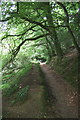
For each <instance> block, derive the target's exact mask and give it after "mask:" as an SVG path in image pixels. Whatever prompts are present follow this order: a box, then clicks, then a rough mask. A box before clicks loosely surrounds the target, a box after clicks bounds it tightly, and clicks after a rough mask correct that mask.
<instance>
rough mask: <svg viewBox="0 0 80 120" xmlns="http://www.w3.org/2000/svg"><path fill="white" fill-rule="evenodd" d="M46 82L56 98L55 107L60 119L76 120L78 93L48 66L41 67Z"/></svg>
mask: <svg viewBox="0 0 80 120" xmlns="http://www.w3.org/2000/svg"><path fill="white" fill-rule="evenodd" d="M41 69H42V71H43V73H44V74H45V77H46V82H47V83H48V85H49V87H50V88H51V90H52V93H53V95H54V96H55V98H56V103H55V107H56V109H57V110H58V111H59V113H60V115H61V117H62V118H78V93H77V91H75V90H74V89H73V88H72V87H71V86H70V85H69V84H68V83H67V82H66V81H65V80H63V79H62V77H61V76H60V75H59V74H57V73H56V72H55V71H54V70H52V69H51V68H50V67H49V66H48V65H46V64H43V65H41Z"/></svg>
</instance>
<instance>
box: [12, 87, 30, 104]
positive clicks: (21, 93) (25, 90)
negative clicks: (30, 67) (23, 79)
mask: <svg viewBox="0 0 80 120" xmlns="http://www.w3.org/2000/svg"><path fill="white" fill-rule="evenodd" d="M28 90H29V85H27V86H26V87H24V88H22V89H20V90H19V91H18V92H17V94H16V96H15V98H14V100H13V101H11V103H12V104H15V103H17V102H23V101H24V100H25V98H26V97H27V94H28Z"/></svg>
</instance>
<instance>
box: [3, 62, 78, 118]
mask: <svg viewBox="0 0 80 120" xmlns="http://www.w3.org/2000/svg"><path fill="white" fill-rule="evenodd" d="M40 67H41V70H42V72H43V74H44V77H45V78H43V80H45V82H46V83H47V85H48V87H49V88H50V89H51V91H50V92H51V93H52V95H53V96H54V98H55V101H54V100H53V104H52V106H47V111H46V113H45V111H43V107H45V106H44V104H43V98H44V94H43V93H44V89H43V88H44V87H43V86H42V85H41V84H40V80H41V76H40V75H41V74H40V73H39V72H40V71H39V70H38V69H37V68H36V67H35V65H33V67H32V69H31V70H30V72H29V73H28V74H26V75H25V76H23V78H22V80H21V83H20V85H21V87H22V88H24V87H25V86H26V85H29V86H30V89H29V92H28V97H27V98H26V100H25V102H23V103H20V102H18V103H16V104H14V105H12V104H11V101H12V100H13V99H14V96H15V95H16V93H14V94H13V95H11V96H10V97H8V98H7V97H5V96H3V103H2V107H3V109H2V112H3V118H77V117H78V105H77V103H78V98H77V94H76V93H75V90H73V89H72V88H71V87H70V86H69V85H68V84H67V83H66V82H65V81H64V80H63V79H62V78H61V77H60V76H59V75H58V74H57V73H55V71H52V70H51V68H50V67H49V66H48V65H46V64H44V65H40ZM17 92H18V91H17ZM44 109H45V108H44ZM47 113H48V114H47Z"/></svg>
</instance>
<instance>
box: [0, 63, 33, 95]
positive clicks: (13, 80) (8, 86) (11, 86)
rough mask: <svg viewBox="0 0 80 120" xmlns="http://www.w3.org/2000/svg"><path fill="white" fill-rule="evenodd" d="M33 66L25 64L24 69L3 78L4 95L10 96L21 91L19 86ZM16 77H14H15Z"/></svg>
mask: <svg viewBox="0 0 80 120" xmlns="http://www.w3.org/2000/svg"><path fill="white" fill-rule="evenodd" d="M31 67H32V64H25V67H24V68H23V69H20V70H19V71H17V72H16V73H12V74H9V75H5V76H3V81H4V78H5V82H3V84H2V85H1V86H0V88H2V89H3V95H5V96H10V95H11V94H13V93H14V92H16V91H17V90H18V89H19V84H20V83H21V80H22V77H23V76H24V75H25V74H26V73H28V72H29V71H30V69H31ZM13 75H14V76H13Z"/></svg>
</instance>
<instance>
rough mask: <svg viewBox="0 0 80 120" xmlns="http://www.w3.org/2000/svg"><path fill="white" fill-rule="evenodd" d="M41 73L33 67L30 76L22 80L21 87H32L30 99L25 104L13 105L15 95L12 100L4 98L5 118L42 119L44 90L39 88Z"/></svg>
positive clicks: (29, 94)
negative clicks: (42, 95)
mask: <svg viewBox="0 0 80 120" xmlns="http://www.w3.org/2000/svg"><path fill="white" fill-rule="evenodd" d="M39 77H40V76H39V72H38V71H37V69H36V67H35V66H33V67H32V69H31V71H30V72H29V74H28V75H25V76H24V77H23V78H22V80H21V84H20V85H21V87H22V88H24V87H25V86H26V85H29V86H30V89H29V93H28V98H26V101H25V102H24V103H22V104H21V103H16V104H15V105H11V101H12V100H13V98H14V96H15V95H16V93H14V95H11V97H10V98H5V97H4V96H3V104H2V106H3V110H2V111H3V114H4V113H5V114H6V115H4V118H5V117H6V118H40V117H42V100H41V94H42V88H40V86H39V79H40V78H39Z"/></svg>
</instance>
